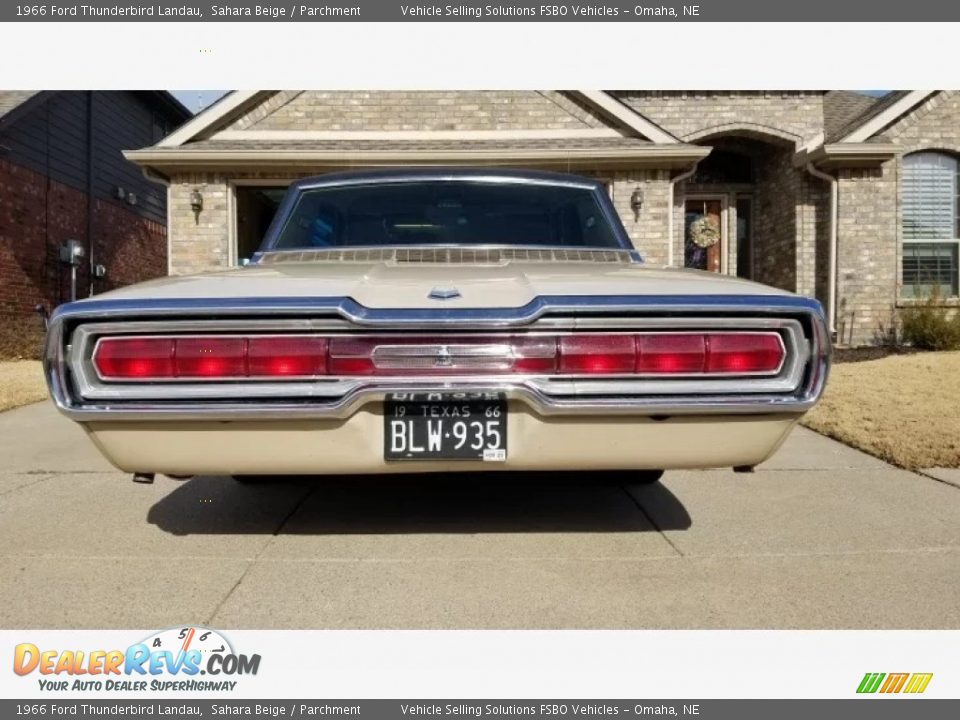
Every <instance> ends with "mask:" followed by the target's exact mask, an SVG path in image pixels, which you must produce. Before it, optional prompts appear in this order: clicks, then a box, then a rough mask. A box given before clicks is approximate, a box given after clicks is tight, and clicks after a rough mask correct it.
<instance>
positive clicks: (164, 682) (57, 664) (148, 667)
mask: <svg viewBox="0 0 960 720" xmlns="http://www.w3.org/2000/svg"><path fill="white" fill-rule="evenodd" d="M260 659H261V658H260V655H259V654H245V653H238V652H237V651H236V650H235V649H234V647H233V645H232V644H231V642H230V641H229V640H228V639H227V637H226V636H225V635H223V634H222V633H220V632H218V631H217V630H211V629H209V628H205V627H180V628H169V629H167V630H161V631H160V632H157V633H154V634H153V635H150V636H149V637H146V638H144V639H143V640H141V641H139V642H135V643H133V644H132V645H130V646H128V647H127V648H126V649H124V650H119V649H116V650H103V649H84V650H78V649H67V650H59V649H46V648H40V647H38V646H37V645H35V644H34V643H29V642H25V643H20V644H18V645H17V646H16V647H15V648H14V654H13V671H14V673H16V674H17V675H20V676H24V677H25V676H30V675H34V674H36V675H37V676H38V677H37V682H38V683H39V686H40V689H41V690H52V691H72V690H81V691H82V690H120V691H124V690H127V691H145V690H151V691H156V690H174V691H189V690H202V691H211V690H212V691H217V690H227V691H229V690H233V689H234V688H235V687H236V684H237V681H236V680H234V679H233V678H236V677H239V676H244V675H256V674H257V672H258V671H259V669H260ZM199 676H206V677H205V678H204V679H202V680H201V679H199Z"/></svg>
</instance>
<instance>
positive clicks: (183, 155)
mask: <svg viewBox="0 0 960 720" xmlns="http://www.w3.org/2000/svg"><path fill="white" fill-rule="evenodd" d="M709 152H710V148H708V147H702V146H699V145H685V144H680V143H676V144H670V145H650V146H644V147H640V148H626V149H625V148H589V149H588V148H584V149H572V150H570V149H568V150H559V149H553V148H529V149H523V148H516V149H502V148H501V149H497V148H494V149H469V148H464V149H452V150H446V149H445V150H422V149H421V150H405V149H397V150H314V151H310V150H307V151H304V150H302V149H287V150H284V149H279V150H278V149H270V150H210V149H198V150H190V149H188V148H169V149H154V148H148V149H145V150H132V151H126V152H124V157H126V158H127V159H128V160H130V161H132V162H135V163H137V164H138V165H141V166H143V167H148V168H151V169H154V170H158V171H160V172H162V173H163V174H165V175H169V174H170V173H172V172H195V171H207V170H212V169H229V170H237V169H242V168H251V169H253V168H255V169H257V170H262V169H264V168H277V169H283V168H286V169H290V168H294V169H302V168H344V167H364V166H367V167H373V166H384V165H458V164H463V165H472V164H477V165H517V164H530V165H541V166H549V167H564V168H588V167H593V168H596V167H620V168H622V167H654V166H655V167H661V168H675V167H686V166H689V165H690V164H692V163H694V162H696V161H698V160H701V159H703V158H704V157H706V156H707V155H708V154H709Z"/></svg>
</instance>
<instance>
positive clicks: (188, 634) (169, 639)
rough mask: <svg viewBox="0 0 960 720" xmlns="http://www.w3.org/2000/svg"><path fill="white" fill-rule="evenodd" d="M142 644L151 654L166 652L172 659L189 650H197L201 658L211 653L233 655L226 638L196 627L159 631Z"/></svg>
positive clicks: (212, 631)
mask: <svg viewBox="0 0 960 720" xmlns="http://www.w3.org/2000/svg"><path fill="white" fill-rule="evenodd" d="M143 642H144V643H145V644H146V645H147V647H149V648H150V650H151V651H152V652H158V651H163V650H166V651H168V652H171V653H173V655H174V657H176V656H178V655H179V654H180V653H185V652H187V651H189V650H198V651H199V652H200V653H201V655H202V656H203V657H208V656H209V655H211V654H213V653H228V654H233V646H232V645H231V644H230V641H229V640H227V638H225V637H224V636H223V635H221V634H220V633H219V632H217V631H216V630H210V629H209V628H205V627H198V626H191V627H177V628H168V629H167V630H161V631H160V632H158V633H155V634H153V635H151V636H149V637H147V638H144V640H143Z"/></svg>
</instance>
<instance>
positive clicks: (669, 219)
mask: <svg viewBox="0 0 960 720" xmlns="http://www.w3.org/2000/svg"><path fill="white" fill-rule="evenodd" d="M699 164H700V161H699V160H697V161H696V162H695V163H694V164H693V165H692V166H691V167H690V169H689V170H685V171H684V172H682V173H680V174H679V175H677V176H676V177H675V178H671V180H670V186H669V188H668V190H667V209H668V212H667V238H668V241H667V267H673V214H674V208H673V193H674V188H675V187H676V185H677V183H678V182H683V181H684V180H689V179H690V178H691V177H693V174H694V173H695V172H696V171H697V165H699Z"/></svg>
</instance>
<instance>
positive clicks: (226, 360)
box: [93, 335, 327, 380]
mask: <svg viewBox="0 0 960 720" xmlns="http://www.w3.org/2000/svg"><path fill="white" fill-rule="evenodd" d="M93 364H94V366H95V367H96V369H97V372H98V373H99V374H100V377H102V378H103V379H105V380H168V379H174V378H195V379H204V378H208V379H215V380H229V379H233V378H273V377H314V376H317V375H325V374H326V370H327V339H326V338H318V337H307V336H297V335H291V336H262V337H250V338H244V337H226V336H216V335H212V336H184V337H178V338H121V337H117V338H104V339H103V340H101V341H100V342H99V343H98V344H97V348H96V350H95V351H94V354H93Z"/></svg>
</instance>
